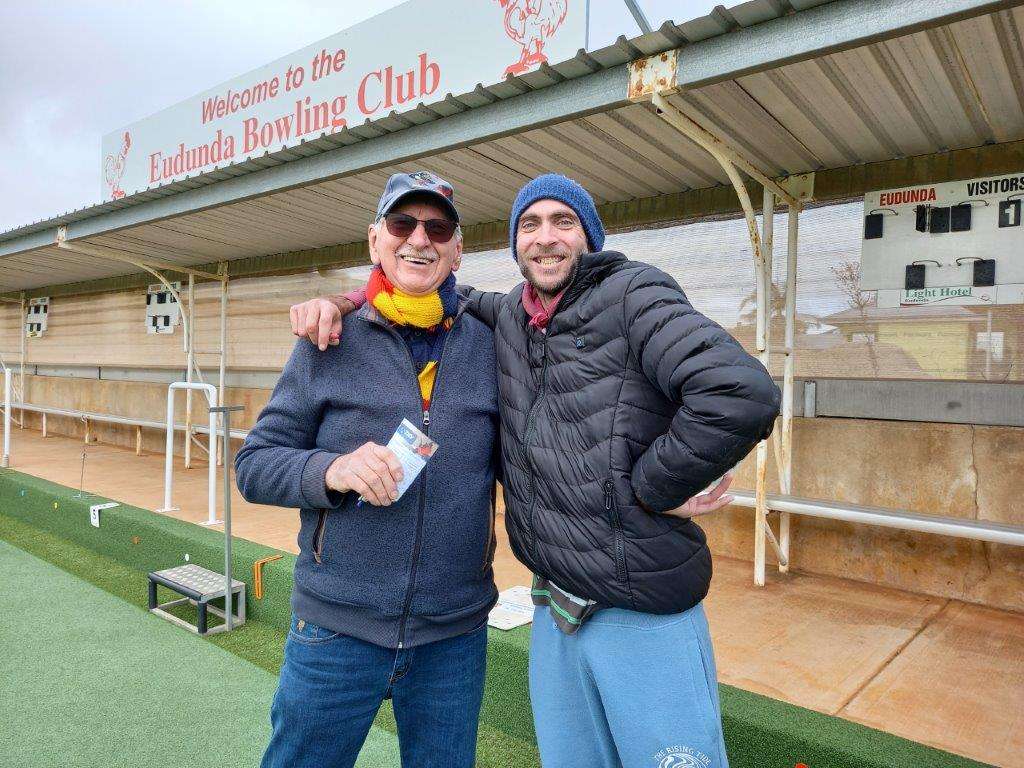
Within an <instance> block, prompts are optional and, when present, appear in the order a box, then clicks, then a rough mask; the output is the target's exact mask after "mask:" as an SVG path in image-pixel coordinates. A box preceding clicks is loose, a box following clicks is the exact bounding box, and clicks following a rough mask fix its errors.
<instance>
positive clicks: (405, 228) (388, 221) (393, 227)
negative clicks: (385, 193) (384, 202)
mask: <svg viewBox="0 0 1024 768" xmlns="http://www.w3.org/2000/svg"><path fill="white" fill-rule="evenodd" d="M384 224H385V226H387V228H388V232H390V233H391V234H392V235H393V236H394V237H401V238H406V237H409V236H410V235H411V234H412V233H413V232H415V231H416V226H417V225H418V224H422V225H423V231H424V232H426V233H427V237H428V238H429V239H430V242H432V243H447V242H448V241H449V240H451V239H452V237H454V235H455V229H456V227H458V226H459V225H458V224H456V223H455V222H454V221H452V220H451V219H426V220H424V219H417V218H415V217H414V216H410V215H409V214H407V213H389V214H386V215H385V216H384Z"/></svg>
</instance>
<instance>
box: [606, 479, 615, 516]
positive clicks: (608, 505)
mask: <svg viewBox="0 0 1024 768" xmlns="http://www.w3.org/2000/svg"><path fill="white" fill-rule="evenodd" d="M614 490H615V486H614V485H612V481H611V480H605V481H604V508H605V509H607V510H611V508H612V491H614Z"/></svg>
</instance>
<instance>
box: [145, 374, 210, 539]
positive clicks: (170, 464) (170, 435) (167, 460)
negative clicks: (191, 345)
mask: <svg viewBox="0 0 1024 768" xmlns="http://www.w3.org/2000/svg"><path fill="white" fill-rule="evenodd" d="M179 389H184V390H186V391H187V390H199V391H201V392H205V393H206V399H207V401H208V402H209V404H210V407H211V408H216V407H217V388H216V387H214V386H213V385H212V384H200V383H195V382H188V381H176V382H174V383H173V384H171V385H170V386H169V387H167V421H166V423H165V429H166V430H167V443H166V447H165V456H164V505H163V507H162V508H160V509H158V510H157V512H176V511H178V507H175V506H172V503H171V492H172V490H173V485H174V393H175V392H176V391H177V390H179ZM208 430H209V435H210V448H209V457H210V460H209V461H208V462H207V465H208V467H209V470H208V472H209V481H208V482H209V487H208V488H207V507H208V515H207V520H206V522H205V523H204V525H216V524H217V523H219V522H220V520H218V519H217V461H216V456H217V414H216V413H215V412H214V411H210V425H209V427H208ZM185 439H186V440H187V439H188V434H187V433H186V435H185Z"/></svg>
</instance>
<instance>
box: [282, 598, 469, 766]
mask: <svg viewBox="0 0 1024 768" xmlns="http://www.w3.org/2000/svg"><path fill="white" fill-rule="evenodd" d="M486 664H487V626H486V625H484V626H482V627H480V628H479V629H475V630H473V631H472V632H469V633H467V634H465V635H461V636H459V637H454V638H451V639H449V640H440V641H438V642H436V643H428V644H426V645H421V646H416V647H413V648H404V649H402V650H396V649H394V648H382V647H380V646H377V645H373V644H372V643H367V642H363V641H362V640H356V639H355V638H352V637H348V636H347V635H343V634H341V633H338V632H332V631H331V630H328V629H324V628H323V627H318V626H317V625H315V624H310V623H309V622H305V621H299V620H298V619H297V618H296V617H294V616H293V617H292V623H291V629H290V630H289V632H288V641H287V643H286V644H285V648H284V665H283V666H282V667H281V680H280V683H279V684H278V688H277V693H276V694H275V695H274V703H273V705H272V706H271V708H270V724H271V727H272V734H271V737H270V745H269V746H268V747H267V751H266V753H265V754H264V755H263V762H262V766H263V768H285V766H287V768H301V767H302V766H315V768H343V767H344V768H349V766H352V765H354V764H355V761H356V757H357V756H358V755H359V749H360V748H361V747H362V745H363V742H364V741H365V740H366V735H367V733H369V730H370V726H371V725H372V724H373V719H374V716H375V715H376V714H377V710H378V709H379V708H380V705H381V703H382V702H383V701H384V700H385V699H387V698H391V699H392V700H393V704H394V711H395V720H396V722H397V724H398V744H399V749H400V751H401V754H402V765H404V766H416V768H421V767H422V768H442V766H443V767H444V768H463V766H466V767H467V768H468V767H469V766H472V765H473V764H474V759H475V755H476V733H477V722H478V720H479V717H480V703H481V701H482V700H483V691H484V673H485V669H486Z"/></svg>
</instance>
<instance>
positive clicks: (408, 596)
mask: <svg viewBox="0 0 1024 768" xmlns="http://www.w3.org/2000/svg"><path fill="white" fill-rule="evenodd" d="M461 314H462V309H461V308H460V309H459V311H458V312H457V313H456V315H455V320H458V318H459V315H461ZM373 322H377V321H373ZM377 325H379V326H380V327H381V328H383V329H384V330H386V331H387V332H388V333H390V334H391V335H392V336H393V337H394V338H395V339H397V341H398V342H399V344H400V345H401V346H402V348H403V349H404V350H405V353H406V354H407V355H408V356H409V364H410V365H411V366H412V373H413V380H414V381H415V382H416V401H417V402H418V403H419V404H420V407H421V408H422V405H423V395H422V394H421V393H420V384H419V377H418V376H417V375H416V361H415V360H414V359H413V356H412V351H411V350H410V349H409V345H408V344H406V343H405V339H403V338H402V337H401V336H400V335H399V334H398V333H397V332H395V331H394V330H392V329H391V328H390V327H389V326H387V325H385V324H383V323H380V322H377ZM454 327H455V322H454V321H453V322H452V328H454ZM448 333H451V329H449V330H448ZM447 347H448V336H445V339H444V343H443V344H442V345H441V354H440V356H439V357H438V359H437V373H436V374H435V375H434V386H435V388H436V387H437V383H438V382H439V381H440V380H441V366H442V365H444V351H445V349H446V348H447ZM430 399H431V401H433V399H434V393H433V392H431V393H430ZM422 410H423V434H425V435H428V436H429V435H430V409H428V408H423V409H422ZM419 482H420V496H419V510H418V512H417V514H416V538H415V539H414V541H413V545H412V567H411V568H410V569H409V586H408V587H406V590H405V604H404V605H403V606H402V618H401V621H400V623H399V625H398V648H399V649H401V648H403V647H404V644H405V625H406V624H407V623H408V620H409V608H410V606H411V605H412V593H413V591H414V590H415V588H416V566H417V565H418V564H419V559H420V547H421V546H422V543H423V542H422V538H423V512H424V509H425V508H426V504H427V468H426V467H424V468H423V471H422V472H421V473H420V476H419Z"/></svg>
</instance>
